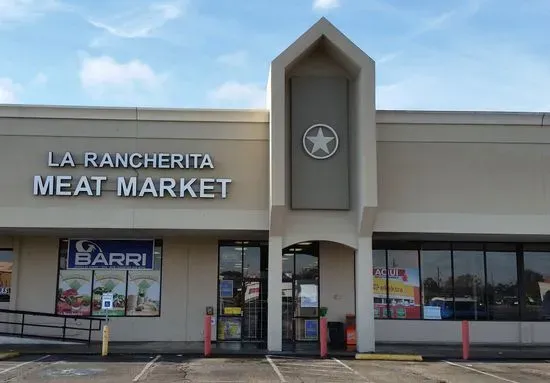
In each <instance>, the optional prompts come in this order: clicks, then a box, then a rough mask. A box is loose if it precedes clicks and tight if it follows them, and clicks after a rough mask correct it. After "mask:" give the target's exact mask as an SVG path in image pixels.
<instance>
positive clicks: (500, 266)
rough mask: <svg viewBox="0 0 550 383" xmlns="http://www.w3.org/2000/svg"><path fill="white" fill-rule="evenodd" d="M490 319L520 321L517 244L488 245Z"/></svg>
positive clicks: (487, 292) (486, 256) (488, 302)
mask: <svg viewBox="0 0 550 383" xmlns="http://www.w3.org/2000/svg"><path fill="white" fill-rule="evenodd" d="M485 258H486V263H487V291H486V294H487V305H488V309H489V319H494V320H518V319H519V296H518V277H517V258H516V249H515V244H487V246H486V253H485Z"/></svg>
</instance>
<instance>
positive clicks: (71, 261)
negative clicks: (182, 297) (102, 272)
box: [67, 239, 154, 270]
mask: <svg viewBox="0 0 550 383" xmlns="http://www.w3.org/2000/svg"><path fill="white" fill-rule="evenodd" d="M153 259H154V241H150V240H146V241H144V240H135V241H134V240H88V239H79V240H70V241H69V247H68V251H67V269H104V268H109V269H113V268H119V269H142V270H151V269H153V263H154V262H153Z"/></svg>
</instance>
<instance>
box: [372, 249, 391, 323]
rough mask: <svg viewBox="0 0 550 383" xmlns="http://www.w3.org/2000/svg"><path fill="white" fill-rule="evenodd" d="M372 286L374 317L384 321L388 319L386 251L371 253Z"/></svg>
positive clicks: (377, 250) (378, 250)
mask: <svg viewBox="0 0 550 383" xmlns="http://www.w3.org/2000/svg"><path fill="white" fill-rule="evenodd" d="M372 267H373V270H372V284H373V295H374V317H375V318H376V319H385V318H387V317H388V281H387V278H386V269H387V267H388V266H387V263H386V250H380V249H375V250H373V251H372Z"/></svg>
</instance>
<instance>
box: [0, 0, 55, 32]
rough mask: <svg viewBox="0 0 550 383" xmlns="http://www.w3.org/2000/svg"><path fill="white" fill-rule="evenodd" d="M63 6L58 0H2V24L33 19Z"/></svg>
mask: <svg viewBox="0 0 550 383" xmlns="http://www.w3.org/2000/svg"><path fill="white" fill-rule="evenodd" d="M61 8H62V5H61V3H60V2H59V1H57V0H0V26H3V25H9V24H15V23H20V22H26V21H32V20H34V19H36V18H37V17H40V16H42V15H43V14H45V13H46V12H49V11H53V10H56V9H61Z"/></svg>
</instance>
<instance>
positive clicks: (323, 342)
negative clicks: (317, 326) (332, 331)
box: [319, 317, 328, 358]
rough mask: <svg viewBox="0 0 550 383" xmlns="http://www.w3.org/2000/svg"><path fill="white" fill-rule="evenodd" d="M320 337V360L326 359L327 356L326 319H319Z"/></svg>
mask: <svg viewBox="0 0 550 383" xmlns="http://www.w3.org/2000/svg"><path fill="white" fill-rule="evenodd" d="M320 322H321V336H320V339H319V341H320V343H321V345H320V346H321V358H326V357H327V354H328V351H327V350H328V346H327V339H328V337H327V330H328V329H327V317H321V319H320Z"/></svg>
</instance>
